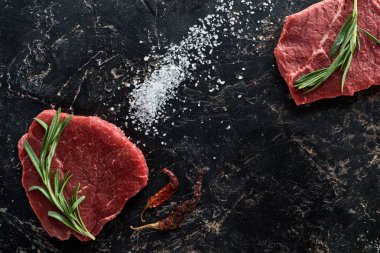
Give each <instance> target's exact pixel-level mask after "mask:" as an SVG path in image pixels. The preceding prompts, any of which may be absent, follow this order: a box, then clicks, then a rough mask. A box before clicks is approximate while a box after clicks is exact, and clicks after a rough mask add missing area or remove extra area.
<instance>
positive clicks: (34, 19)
mask: <svg viewBox="0 0 380 253" xmlns="http://www.w3.org/2000/svg"><path fill="white" fill-rule="evenodd" d="M254 2H257V4H258V5H260V4H262V3H263V2H265V1H254ZM273 2H274V9H273V11H272V12H271V13H270V14H271V15H270V16H263V15H264V14H265V13H261V14H260V12H259V13H257V14H255V15H253V16H251V17H249V18H251V19H252V22H253V23H255V22H256V21H257V20H262V19H265V20H267V21H270V22H272V24H268V23H266V24H257V27H259V28H260V29H259V31H256V30H255V29H254V27H252V28H250V29H247V30H246V31H244V33H246V34H247V35H252V36H255V37H260V40H259V41H258V42H257V43H256V46H255V47H253V46H252V41H248V40H236V41H232V40H229V39H226V40H225V41H222V42H223V44H222V45H221V46H220V47H219V48H218V49H217V52H218V55H219V56H220V58H219V62H218V63H216V64H215V66H216V68H217V75H218V76H219V77H220V78H222V79H223V80H225V81H226V84H225V85H223V86H221V88H220V90H219V91H217V92H214V93H210V92H208V91H207V90H208V89H207V88H208V87H207V83H206V82H203V83H202V82H201V83H200V84H199V86H198V87H194V86H193V85H188V84H187V83H185V84H184V85H181V87H180V89H179V90H178V98H179V99H178V100H174V101H172V102H171V103H172V106H170V107H168V110H167V111H166V115H167V116H168V117H169V120H168V121H166V122H160V123H159V124H158V125H157V128H158V129H159V131H160V133H166V136H163V135H159V136H155V137H153V136H150V135H148V136H146V135H145V134H144V133H143V132H140V131H137V130H135V129H134V128H133V127H126V126H125V125H124V123H125V116H126V114H127V112H128V93H129V92H130V89H129V88H127V87H125V86H124V85H123V83H126V82H131V81H132V80H133V79H134V78H136V77H135V76H133V73H132V72H131V67H132V66H133V67H135V68H140V69H147V68H148V67H149V63H148V62H145V61H144V56H146V55H147V54H149V52H150V49H151V46H152V45H160V44H161V45H167V44H169V43H177V42H179V41H180V40H181V38H182V37H183V36H185V35H186V34H187V29H188V28H189V27H190V26H192V25H193V24H195V23H196V22H197V19H198V18H202V17H204V16H206V15H207V14H209V13H211V12H212V10H213V6H214V5H215V2H214V1H212V0H196V1H189V0H181V1H180V0H174V1H169V0H168V1H167V0H165V1H158V0H157V1H155V0H144V1H143V0H136V1H130V0H107V1H105V0H80V1H74V0H64V1H59V2H49V1H42V0H34V1H25V0H22V1H21V0H18V1H17V0H12V1H10V0H8V1H7V0H3V1H0V21H1V26H0V85H1V86H0V120H1V126H2V127H1V128H0V143H1V145H2V148H1V152H0V161H1V162H0V168H1V169H0V252H162V251H164V250H166V251H168V252H378V248H380V241H379V239H378V238H379V235H380V198H379V197H378V195H379V194H378V192H379V190H380V189H379V188H380V170H379V164H380V159H379V156H378V155H379V151H380V146H379V141H380V139H379V138H380V137H378V133H379V129H380V125H379V123H378V122H380V110H379V109H380V108H379V106H378V105H379V104H380V96H379V91H380V90H379V88H376V87H374V88H371V89H370V90H367V91H364V92H361V93H359V94H357V95H355V96H354V97H342V98H337V99H334V100H329V101H320V102H317V103H315V104H312V105H307V106H302V107H296V106H295V104H294V102H293V101H292V100H291V99H290V96H289V92H288V89H287V87H286V85H285V83H284V81H283V80H282V78H281V77H280V75H279V73H278V71H277V69H276V68H275V59H274V56H273V49H274V47H275V44H276V41H277V38H278V37H279V34H280V32H281V28H282V22H283V20H284V18H285V16H286V15H289V14H291V13H294V12H297V11H299V10H302V9H303V8H305V7H307V6H309V5H310V4H312V3H314V2H317V1H304V0H289V1H283V0H274V1H273ZM267 14H268V13H267ZM260 15H261V16H260ZM140 41H142V42H143V43H140ZM257 49H258V50H257ZM256 50H257V51H256ZM242 67H245V68H246V71H245V72H244V73H243V76H244V79H243V80H237V79H236V73H238V72H239V71H240V70H241V68H242ZM112 69H116V70H117V71H118V73H120V75H121V78H113V77H112V75H111V70H112ZM199 71H202V70H199ZM145 74H146V73H144V72H142V73H140V75H141V76H142V77H144V75H145ZM118 87H121V89H118ZM239 95H242V97H241V98H239ZM183 101H184V102H183ZM199 101H201V106H200V107H198V102H199ZM52 106H60V107H62V108H63V109H64V110H65V111H72V112H74V113H75V114H82V115H98V116H100V117H102V118H103V119H106V120H108V121H110V122H113V123H115V124H116V125H118V126H120V127H121V128H122V129H123V130H124V131H125V132H126V134H127V135H128V136H130V137H131V138H132V139H133V140H134V141H135V142H137V141H138V146H139V147H140V148H141V149H142V150H143V152H144V154H145V155H146V158H147V162H148V165H149V168H150V169H151V177H150V183H149V185H148V187H147V188H146V189H145V190H144V191H142V192H141V193H140V194H139V195H138V196H136V197H135V198H134V199H132V200H131V201H130V202H128V203H127V205H126V206H125V208H124V210H123V211H122V213H121V214H120V215H119V216H118V217H117V218H116V219H115V220H113V221H112V222H110V223H108V224H107V225H106V226H105V228H104V229H103V230H102V232H101V233H100V235H99V236H98V238H97V240H96V241H94V242H89V243H81V242H79V241H77V240H75V239H71V240H69V241H65V242H61V241H58V240H56V239H54V238H50V237H48V236H47V234H46V233H45V232H44V231H43V229H42V228H41V227H40V224H39V222H38V220H37V218H36V216H35V215H34V213H33V211H32V210H31V208H30V206H29V203H28V200H27V198H26V196H25V192H24V190H23V188H22V186H21V167H20V163H19V161H18V157H17V149H16V145H17V141H18V140H19V138H20V137H21V136H22V134H24V133H25V132H26V131H27V127H28V126H29V124H30V123H31V120H32V118H33V117H34V116H35V115H37V114H38V113H39V112H41V111H42V110H44V109H47V108H51V107H52ZM111 107H114V108H115V110H113V111H112V110H110V108H111ZM184 107H187V108H190V109H192V110H191V111H189V110H187V111H186V112H185V113H184V112H181V108H184ZM171 108H176V109H177V111H176V112H172V110H171ZM172 122H175V124H174V126H173V125H172V124H171V123H172ZM221 122H223V123H221ZM127 123H128V125H129V126H130V125H131V122H127ZM229 125H230V126H231V129H230V130H227V129H226V128H227V126H229ZM161 142H166V143H167V144H166V145H161ZM202 165H207V166H208V167H210V170H209V172H208V173H207V174H206V177H205V183H204V190H203V197H202V200H201V202H200V205H199V208H198V209H197V211H196V212H195V213H194V215H192V216H191V218H190V219H189V220H188V222H187V223H186V224H184V225H183V226H182V227H181V228H180V229H178V230H177V231H173V232H157V231H144V232H140V233H132V230H130V229H129V226H130V225H138V224H140V221H139V218H138V215H139V213H140V211H141V209H142V207H143V205H144V204H145V201H146V199H147V197H148V196H149V195H151V194H153V193H155V192H156V191H157V190H158V189H159V188H160V187H161V186H162V185H164V184H165V182H166V178H165V177H163V176H161V175H159V174H158V171H159V169H160V168H161V167H165V166H166V167H169V168H171V169H172V170H173V171H174V172H175V173H176V174H177V175H178V177H179V180H180V189H179V192H178V193H177V194H176V195H175V197H174V199H173V202H171V203H170V204H167V205H165V206H164V207H162V208H159V209H158V210H157V211H155V212H152V213H150V214H149V215H148V216H147V218H148V221H155V220H157V219H159V218H162V217H164V216H165V215H166V214H167V213H168V212H169V210H170V209H171V208H172V206H174V205H175V204H176V203H178V202H179V201H182V200H185V199H186V198H188V197H189V196H191V191H192V186H193V183H194V181H195V178H196V176H197V169H198V168H199V167H200V166H202Z"/></svg>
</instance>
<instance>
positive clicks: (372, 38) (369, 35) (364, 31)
mask: <svg viewBox="0 0 380 253" xmlns="http://www.w3.org/2000/svg"><path fill="white" fill-rule="evenodd" d="M360 31H362V32H363V33H364V34H365V35H367V37H368V38H370V39H371V40H373V41H374V42H375V43H376V44H377V45H379V46H380V40H379V39H377V38H376V37H375V36H374V35H372V34H371V33H370V32H368V31H366V30H364V29H363V28H360Z"/></svg>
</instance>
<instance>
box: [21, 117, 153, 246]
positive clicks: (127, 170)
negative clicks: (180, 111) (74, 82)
mask: <svg viewBox="0 0 380 253" xmlns="http://www.w3.org/2000/svg"><path fill="white" fill-rule="evenodd" d="M54 114H55V111H54V110H47V111H43V112H42V113H40V114H39V115H38V116H37V117H38V118H39V119H41V120H42V121H44V122H46V123H47V124H49V125H50V123H51V120H52V118H53V116H54ZM64 116H68V115H67V114H65V113H62V114H61V118H62V117H64ZM43 136H44V130H43V128H42V127H41V126H40V125H38V124H37V123H36V122H35V121H34V122H33V123H32V125H31V126H30V128H29V131H28V133H27V134H25V135H24V136H22V138H21V139H20V140H19V143H18V152H19V158H20V160H21V163H22V167H23V171H22V185H23V187H24V189H25V191H26V194H27V196H28V198H29V203H30V205H31V206H32V208H33V210H34V212H35V213H36V215H37V217H38V219H39V220H40V222H41V224H42V226H43V227H44V228H45V230H46V232H47V233H48V234H49V235H50V236H54V237H57V238H58V239H60V240H67V239H69V237H70V236H71V235H72V234H73V235H74V236H76V237H77V238H78V239H79V240H81V241H86V240H89V238H87V237H83V236H81V235H78V234H76V233H74V232H73V231H72V230H70V229H68V228H67V227H66V226H65V225H63V224H62V223H60V222H59V221H57V220H55V219H53V218H51V217H48V215H47V213H48V211H49V210H52V211H58V210H57V209H56V208H55V207H54V206H53V205H52V204H51V203H50V202H49V201H48V200H47V199H46V198H45V197H44V196H43V195H42V194H41V193H40V192H39V191H32V192H29V191H28V189H29V187H31V186H33V185H41V186H42V185H43V184H42V181H41V179H40V177H39V175H38V174H37V172H36V169H35V168H34V167H33V165H32V163H31V161H30V159H29V157H28V156H27V153H26V151H25V149H24V141H25V140H27V141H28V142H29V143H30V144H31V146H32V148H33V150H34V151H35V152H36V154H37V155H38V156H39V155H40V151H41V145H42V139H43ZM51 168H52V171H55V170H56V169H58V170H59V171H60V172H61V175H62V176H63V174H64V173H65V172H67V171H69V172H70V173H71V174H73V177H72V179H71V180H70V181H69V183H68V185H67V186H66V189H65V194H66V196H71V195H72V192H73V189H74V187H75V186H76V185H77V184H78V182H79V183H80V192H79V196H83V195H84V196H86V199H85V200H84V202H82V203H81V204H80V206H79V211H80V213H81V216H82V218H83V221H84V223H85V224H86V226H87V228H88V230H89V231H90V232H91V233H92V234H93V235H94V236H96V235H97V234H99V232H100V230H101V229H102V228H103V226H104V224H106V223H107V222H108V221H110V220H112V219H113V218H115V217H116V215H118V214H119V213H120V211H121V210H122V208H123V207H124V204H125V203H126V202H127V201H128V200H129V199H130V198H132V197H133V196H134V195H136V194H137V193H138V192H139V191H140V190H141V189H142V188H144V187H145V186H146V184H147V181H148V167H147V165H146V162H145V159H144V156H143V154H142V153H141V151H140V150H139V149H138V148H137V147H136V146H135V145H134V144H133V143H132V142H130V141H129V140H128V139H127V137H126V136H125V135H124V133H123V132H122V131H121V130H120V129H119V128H118V127H116V126H115V125H113V124H111V123H108V122H107V121H104V120H102V119H100V118H98V117H83V116H74V117H73V119H72V120H71V121H70V123H69V124H68V126H67V127H66V128H65V130H64V131H63V133H62V135H61V138H60V141H59V144H58V148H57V150H56V153H55V156H54V159H53V163H52V166H51Z"/></svg>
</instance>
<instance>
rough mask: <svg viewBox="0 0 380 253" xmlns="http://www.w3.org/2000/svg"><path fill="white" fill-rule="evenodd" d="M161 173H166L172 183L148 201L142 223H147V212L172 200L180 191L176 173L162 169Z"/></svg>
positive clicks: (142, 213) (143, 212)
mask: <svg viewBox="0 0 380 253" xmlns="http://www.w3.org/2000/svg"><path fill="white" fill-rule="evenodd" d="M160 172H161V173H165V174H166V175H167V176H168V177H169V179H170V183H168V184H167V185H165V186H164V187H162V188H161V190H159V191H158V192H157V193H156V194H154V195H153V196H152V197H150V198H149V199H148V202H147V203H146V205H145V207H144V209H143V210H142V212H141V215H140V218H141V221H142V222H145V220H144V214H145V212H146V210H148V209H150V208H156V207H158V206H160V205H162V204H163V203H165V202H166V201H168V200H169V199H171V197H172V196H173V194H174V193H175V192H176V191H177V190H178V179H177V177H176V176H175V175H174V173H173V172H171V171H170V170H168V169H166V168H164V169H162V170H161V171H160Z"/></svg>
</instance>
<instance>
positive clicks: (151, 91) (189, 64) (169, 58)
mask: <svg viewBox="0 0 380 253" xmlns="http://www.w3.org/2000/svg"><path fill="white" fill-rule="evenodd" d="M216 2H217V3H216V6H215V13H214V14H209V15H207V16H206V17H204V18H202V19H199V22H198V23H197V24H195V25H193V26H191V27H190V28H189V29H188V33H187V36H186V37H184V38H183V40H182V41H180V42H179V43H177V44H170V45H168V46H166V47H164V49H165V50H166V53H165V54H164V55H155V53H154V52H155V49H156V48H157V47H156V46H153V47H152V53H151V54H149V55H147V56H145V57H144V61H150V60H153V61H154V62H155V66H157V67H156V69H155V70H153V71H152V72H150V74H149V75H148V77H147V78H146V79H145V80H144V81H143V82H137V81H136V80H135V81H134V83H133V86H134V89H133V90H132V91H131V93H130V107H129V120H130V121H131V122H132V124H133V125H135V129H136V130H139V131H144V132H145V134H150V133H153V134H154V135H156V134H159V133H158V130H157V128H156V127H155V126H154V125H155V124H157V123H158V122H159V120H161V119H165V120H167V119H168V118H167V117H165V116H164V110H165V107H168V106H171V105H170V104H169V103H168V102H169V101H170V100H172V99H174V98H176V93H177V91H178V89H179V87H180V85H181V83H183V82H185V81H189V82H193V84H194V87H197V86H198V84H199V81H200V80H204V81H214V80H215V79H216V78H215V77H214V76H212V73H215V71H216V68H215V64H217V63H218V62H219V56H218V55H216V56H213V53H214V51H215V48H217V47H218V46H220V45H221V38H222V37H231V38H235V39H241V38H245V39H248V40H255V38H254V37H253V36H251V35H249V36H250V37H244V34H243V32H244V31H245V30H244V29H247V28H248V27H250V25H252V21H251V19H249V18H247V15H253V14H254V13H255V11H258V10H271V8H272V7H273V3H272V2H271V0H267V1H266V2H265V1H264V2H262V3H260V4H256V3H253V1H252V0H241V2H240V1H235V0H217V1H216ZM236 2H239V3H238V4H235V3H236ZM240 4H244V5H246V6H247V8H246V9H249V10H250V11H247V10H235V5H236V6H239V5H240ZM240 9H241V8H240ZM257 23H258V24H262V23H263V21H261V20H259V21H257ZM243 28H244V29H243ZM256 30H258V28H256ZM251 31H252V29H251ZM252 37H253V39H252ZM140 43H142V41H140ZM202 65H203V66H206V68H209V70H208V74H207V75H204V74H200V75H199V73H197V72H196V70H197V66H202ZM202 69H204V67H202ZM242 70H245V68H242ZM210 71H213V72H212V73H210ZM136 73H139V70H136ZM236 77H237V79H239V80H242V79H243V76H242V75H237V76H236ZM214 82H215V81H214ZM216 82H217V84H218V85H215V83H214V87H208V91H209V92H214V91H219V90H220V87H219V85H224V84H225V83H226V82H225V81H222V80H221V79H220V78H218V79H217V81H216ZM209 83H212V82H209ZM198 106H200V103H198ZM184 111H186V110H185V109H184V110H182V112H184ZM189 111H190V110H189ZM173 112H175V110H174V109H173ZM178 117H180V116H178ZM171 124H172V125H173V126H174V122H172V123H171Z"/></svg>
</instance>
